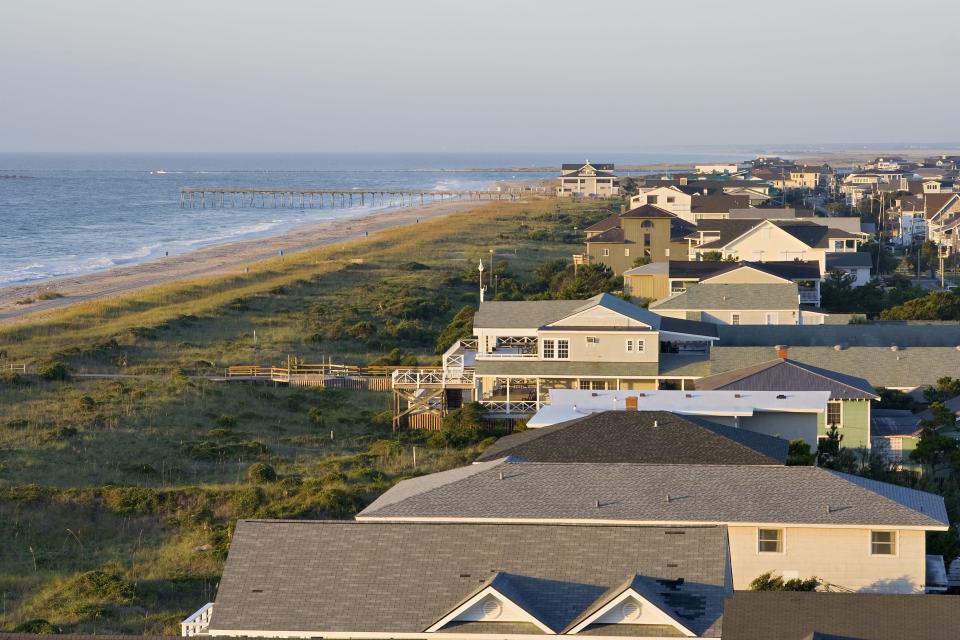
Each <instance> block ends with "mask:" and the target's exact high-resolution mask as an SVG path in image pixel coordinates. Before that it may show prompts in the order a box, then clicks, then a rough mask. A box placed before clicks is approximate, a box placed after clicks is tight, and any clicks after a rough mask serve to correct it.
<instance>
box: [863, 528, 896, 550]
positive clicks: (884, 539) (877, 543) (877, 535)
mask: <svg viewBox="0 0 960 640" xmlns="http://www.w3.org/2000/svg"><path fill="white" fill-rule="evenodd" d="M870 555H872V556H895V555H897V532H896V531H871V532H870Z"/></svg>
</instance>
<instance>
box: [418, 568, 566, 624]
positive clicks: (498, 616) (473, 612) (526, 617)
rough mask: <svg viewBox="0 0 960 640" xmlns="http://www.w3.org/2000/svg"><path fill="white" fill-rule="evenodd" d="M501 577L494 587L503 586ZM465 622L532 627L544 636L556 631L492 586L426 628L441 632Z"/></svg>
mask: <svg viewBox="0 0 960 640" xmlns="http://www.w3.org/2000/svg"><path fill="white" fill-rule="evenodd" d="M499 578H500V575H498V576H497V577H496V578H494V580H493V581H492V582H493V583H497V582H501V583H504V582H506V580H501V579H499ZM464 622H480V623H485V624H497V625H501V624H503V623H520V624H527V625H532V626H533V627H535V628H536V629H539V630H540V631H541V632H542V633H550V634H552V633H554V630H553V629H551V628H550V627H548V626H547V625H546V624H544V623H543V622H541V621H540V620H539V619H537V618H536V617H535V616H534V615H533V614H532V613H531V612H530V611H528V610H527V609H526V608H525V607H524V606H523V604H522V603H518V602H516V601H515V600H514V599H511V598H510V597H509V596H508V595H507V594H506V593H504V592H502V591H501V590H500V589H497V588H496V587H495V586H494V585H493V584H491V585H490V586H487V587H485V588H483V589H481V590H480V591H479V592H478V593H476V594H474V595H473V596H471V597H470V598H467V600H466V601H465V602H462V603H461V604H460V605H458V606H457V607H455V608H454V609H453V610H452V611H450V612H449V613H448V614H447V615H445V616H443V617H442V618H440V620H438V621H437V622H435V623H434V624H432V625H430V626H429V627H427V628H426V629H425V630H424V631H427V632H437V631H439V632H442V631H445V630H446V627H447V626H448V625H453V624H456V623H464Z"/></svg>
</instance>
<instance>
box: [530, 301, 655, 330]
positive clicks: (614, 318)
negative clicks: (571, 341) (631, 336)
mask: <svg viewBox="0 0 960 640" xmlns="http://www.w3.org/2000/svg"><path fill="white" fill-rule="evenodd" d="M547 326H550V327H597V328H601V327H636V328H638V329H648V330H653V329H654V327H653V326H652V325H651V324H648V323H644V322H640V321H639V320H635V319H633V318H631V317H629V316H626V315H623V314H622V313H619V312H617V311H614V310H613V309H608V308H606V307H603V306H600V305H596V306H594V307H591V308H590V309H585V310H583V311H580V312H578V313H574V314H573V315H570V316H567V317H566V318H562V319H560V320H557V321H556V322H551V323H550V324H549V325H547Z"/></svg>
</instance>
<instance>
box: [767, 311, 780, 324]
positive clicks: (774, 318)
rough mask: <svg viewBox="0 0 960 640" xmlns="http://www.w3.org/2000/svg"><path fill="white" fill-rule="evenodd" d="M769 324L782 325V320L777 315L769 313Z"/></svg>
mask: <svg viewBox="0 0 960 640" xmlns="http://www.w3.org/2000/svg"><path fill="white" fill-rule="evenodd" d="M767 324H780V318H779V316H778V314H776V313H767Z"/></svg>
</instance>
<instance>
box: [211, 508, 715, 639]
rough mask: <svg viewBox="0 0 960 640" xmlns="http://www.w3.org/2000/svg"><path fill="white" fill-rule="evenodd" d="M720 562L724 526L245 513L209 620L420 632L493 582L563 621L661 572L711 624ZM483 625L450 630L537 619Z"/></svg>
mask: <svg viewBox="0 0 960 640" xmlns="http://www.w3.org/2000/svg"><path fill="white" fill-rule="evenodd" d="M726 565H727V537H726V528H725V527H689V528H663V527H625V526H563V525H525V524H478V523H473V524H453V523H383V522H345V521H337V522H323V521H266V520H240V521H238V522H237V527H236V531H235V533H234V538H233V543H232V544H231V547H230V554H229V556H228V558H227V561H226V565H225V566H224V571H223V577H222V579H221V581H220V588H219V592H218V593H217V598H216V602H215V604H214V607H213V615H212V619H211V622H210V628H211V630H213V631H216V632H218V633H220V634H230V632H234V633H236V632H241V631H242V632H247V633H245V634H244V635H251V634H250V633H249V632H254V633H253V634H252V635H256V632H259V633H276V634H277V635H280V636H281V637H282V634H283V633H297V634H299V635H304V634H313V635H317V636H322V635H324V633H336V632H340V633H345V632H353V633H377V634H383V637H390V635H391V634H399V633H422V632H424V631H425V630H426V629H427V628H429V627H431V626H432V625H434V624H435V623H437V622H438V621H440V620H441V619H442V618H444V617H445V616H446V615H447V614H449V613H450V612H451V611H452V610H454V609H455V608H456V607H457V606H458V605H459V604H461V603H463V602H464V600H465V599H466V598H468V597H469V596H470V595H471V594H475V593H478V592H479V590H481V589H482V588H483V587H484V586H487V585H490V584H491V583H492V582H496V583H497V584H496V585H494V586H495V588H497V590H498V591H501V592H502V593H503V595H504V596H506V597H508V598H511V597H512V598H517V599H520V600H522V604H523V607H524V609H526V610H527V611H528V612H529V613H531V614H533V615H534V616H535V617H536V619H537V620H539V621H540V622H541V623H543V624H545V625H546V626H548V627H549V628H551V629H554V630H556V631H560V630H562V629H564V628H565V627H566V626H567V625H568V624H569V623H570V622H571V621H573V620H574V619H576V618H577V617H578V616H579V615H580V614H581V613H582V612H583V611H584V610H585V609H587V608H588V607H590V606H591V605H593V604H594V603H595V602H596V600H597V598H598V597H600V596H601V595H602V594H604V593H605V592H607V591H608V590H609V589H611V588H612V587H614V586H616V585H618V584H621V583H623V581H624V580H625V579H627V578H630V577H632V576H634V575H637V574H639V575H641V576H643V577H644V578H645V583H646V584H647V585H658V586H656V587H654V588H656V589H657V593H658V594H659V595H660V597H661V599H662V601H664V602H667V603H670V601H671V597H674V598H675V596H674V595H673V594H681V595H683V596H685V598H684V603H682V604H684V606H681V603H675V604H674V605H673V606H672V607H671V608H672V609H673V610H672V611H668V613H669V614H671V615H673V616H674V617H676V618H677V619H678V620H680V621H681V622H682V623H683V624H684V625H685V626H688V627H691V628H692V629H693V630H695V631H696V632H697V633H699V634H702V635H706V636H711V637H716V636H719V635H720V633H719V631H720V616H721V613H722V605H723V599H724V597H725V596H729V595H730V593H731V591H730V588H729V583H728V571H727V566H726ZM680 578H682V579H683V582H682V584H680V583H678V581H679V579H680ZM691 605H692V606H691ZM494 624H496V623H494ZM488 625H489V623H464V624H458V625H455V626H454V627H452V628H451V629H449V631H450V632H463V633H464V634H465V635H468V634H470V633H476V632H501V633H522V632H524V631H526V630H529V629H530V628H529V627H527V626H525V625H524V626H520V627H518V626H516V624H515V623H511V624H510V625H508V626H507V627H506V628H499V629H497V628H496V627H491V626H488Z"/></svg>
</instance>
